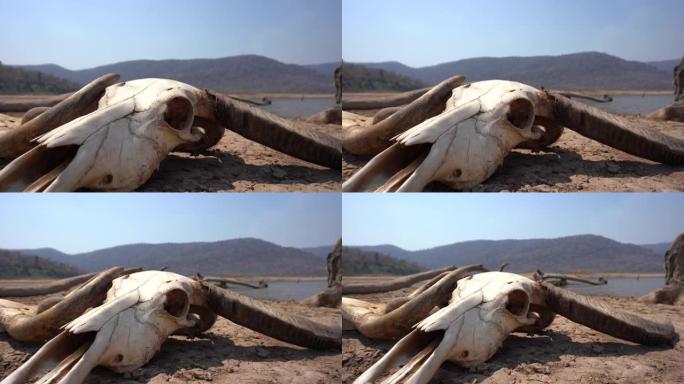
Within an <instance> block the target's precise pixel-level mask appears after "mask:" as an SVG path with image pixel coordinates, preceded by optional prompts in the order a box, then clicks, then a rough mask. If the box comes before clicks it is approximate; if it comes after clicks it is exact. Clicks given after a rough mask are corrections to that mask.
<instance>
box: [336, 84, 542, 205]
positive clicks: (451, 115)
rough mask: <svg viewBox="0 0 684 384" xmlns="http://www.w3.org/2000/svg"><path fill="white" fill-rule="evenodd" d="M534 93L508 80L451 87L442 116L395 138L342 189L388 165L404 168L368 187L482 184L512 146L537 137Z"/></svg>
mask: <svg viewBox="0 0 684 384" xmlns="http://www.w3.org/2000/svg"><path fill="white" fill-rule="evenodd" d="M537 92H538V91H537V90H535V89H534V88H532V87H529V86H527V85H524V84H520V83H515V82H510V81H482V82H477V83H473V84H470V85H466V86H461V87H458V88H455V89H454V90H453V93H452V96H451V98H450V99H449V100H448V102H447V104H446V109H445V110H444V112H443V113H442V114H440V115H437V116H435V117H432V118H430V119H428V120H425V121H424V122H422V123H421V124H418V125H417V126H415V127H413V128H411V129H409V130H407V131H405V132H403V133H401V134H400V135H398V136H396V137H395V138H394V139H393V140H394V141H395V144H393V145H392V146H390V147H389V148H387V149H386V150H384V151H383V152H381V153H380V154H379V155H377V156H376V157H375V158H374V159H373V160H372V161H371V162H370V163H369V164H368V165H366V167H365V169H363V170H361V171H359V172H358V173H357V174H356V175H354V176H353V177H352V178H351V179H350V180H348V181H347V182H346V183H345V189H353V186H354V184H355V183H357V181H360V179H361V178H363V176H364V173H365V172H370V171H373V170H374V168H375V167H377V168H380V167H383V166H387V165H386V163H387V162H392V163H393V165H394V166H395V167H398V166H399V165H400V164H401V166H402V168H401V169H400V170H398V171H397V172H396V173H395V174H387V175H386V176H387V177H389V178H388V179H385V178H377V179H376V180H375V182H376V184H374V185H370V184H367V185H366V186H365V188H366V189H368V188H370V189H377V190H378V191H386V192H390V191H397V192H416V191H422V190H423V188H424V187H425V186H426V185H427V184H429V183H430V182H431V181H441V182H443V183H445V184H447V185H449V186H450V187H452V188H456V189H463V188H469V187H472V186H474V185H477V184H479V183H481V182H482V181H484V180H486V179H487V178H489V176H491V175H492V174H493V173H494V171H496V169H497V168H498V167H499V166H500V165H501V163H502V162H503V159H504V158H505V157H506V156H507V155H508V153H509V152H510V151H511V150H512V149H513V148H514V147H516V146H517V145H518V144H520V143H522V142H525V141H528V140H536V139H539V138H541V136H542V134H543V131H542V130H541V129H540V128H539V127H537V126H535V125H534V118H535V108H536V107H535V106H536V105H537ZM421 147H423V148H421ZM412 149H413V151H412ZM411 152H412V153H411ZM387 168H388V170H389V166H387ZM395 169H396V168H393V169H392V170H395Z"/></svg>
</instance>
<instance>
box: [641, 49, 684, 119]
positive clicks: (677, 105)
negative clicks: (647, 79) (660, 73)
mask: <svg viewBox="0 0 684 384" xmlns="http://www.w3.org/2000/svg"><path fill="white" fill-rule="evenodd" d="M673 83H674V103H672V104H670V105H668V106H665V107H663V108H660V109H659V110H657V111H655V112H652V113H650V114H648V115H647V116H646V117H648V118H650V119H654V120H662V121H683V122H684V57H682V61H681V62H680V63H679V65H677V66H676V67H675V68H674V79H673Z"/></svg>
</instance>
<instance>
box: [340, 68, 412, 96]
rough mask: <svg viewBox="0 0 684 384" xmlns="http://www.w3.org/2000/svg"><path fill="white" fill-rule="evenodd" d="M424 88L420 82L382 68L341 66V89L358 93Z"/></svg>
mask: <svg viewBox="0 0 684 384" xmlns="http://www.w3.org/2000/svg"><path fill="white" fill-rule="evenodd" d="M422 87H425V84H424V83H423V82H421V81H418V80H415V79H412V78H410V77H408V76H404V75H400V74H397V73H395V72H392V71H391V70H387V69H383V68H369V67H366V66H364V65H359V64H348V63H344V64H343V65H342V89H344V90H345V91H347V92H360V91H397V92H400V91H408V90H411V89H417V88H422Z"/></svg>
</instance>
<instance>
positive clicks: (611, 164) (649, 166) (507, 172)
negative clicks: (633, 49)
mask: <svg viewBox="0 0 684 384" xmlns="http://www.w3.org/2000/svg"><path fill="white" fill-rule="evenodd" d="M351 112H353V113H357V114H360V115H364V116H373V115H374V114H375V112H376V111H351ZM664 133H667V134H670V135H672V136H675V137H679V138H684V131H682V130H681V129H676V128H673V129H671V130H668V131H666V132H664ZM369 160H370V157H360V156H354V155H352V154H350V153H345V154H344V157H343V163H342V179H343V181H345V180H347V179H349V178H350V177H351V176H352V175H353V174H354V173H355V172H356V171H357V170H358V169H360V168H361V167H362V166H363V165H364V164H366V163H367V162H368V161H369ZM427 190H428V191H434V192H444V191H450V190H451V189H449V187H447V186H446V185H444V184H441V183H432V184H430V185H428V187H427ZM470 191H472V192H580V191H597V192H658V191H684V167H682V166H670V165H663V164H658V163H655V162H652V161H649V160H644V159H641V158H638V157H635V156H632V155H629V154H626V153H624V152H621V151H619V150H617V149H614V148H611V147H609V146H607V145H603V144H601V143H598V142H596V141H593V140H591V139H588V138H586V137H584V136H581V135H579V134H577V133H575V132H573V131H570V130H568V129H566V130H565V131H564V132H563V135H562V136H561V138H560V139H559V140H558V141H557V142H556V143H555V144H553V145H552V146H551V147H549V148H546V149H545V150H543V151H539V152H532V151H530V150H524V149H516V150H513V152H512V153H511V154H510V155H508V157H506V159H505V160H504V163H503V165H502V166H501V167H500V168H499V169H498V170H497V171H496V173H495V174H494V175H493V176H492V177H490V178H489V179H488V180H487V181H486V182H484V183H483V184H481V185H478V186H477V187H475V188H472V189H471V190H470Z"/></svg>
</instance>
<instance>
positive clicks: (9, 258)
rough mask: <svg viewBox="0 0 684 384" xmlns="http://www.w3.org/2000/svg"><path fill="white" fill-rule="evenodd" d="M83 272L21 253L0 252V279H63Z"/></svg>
mask: <svg viewBox="0 0 684 384" xmlns="http://www.w3.org/2000/svg"><path fill="white" fill-rule="evenodd" d="M80 273H81V271H79V270H78V269H76V268H74V267H71V266H68V265H66V264H62V263H56V262H54V261H51V260H48V259H45V258H42V257H39V256H28V255H23V254H21V253H19V252H14V251H7V250H0V278H2V279H16V278H28V277H53V278H63V277H69V276H76V275H78V274H80Z"/></svg>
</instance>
